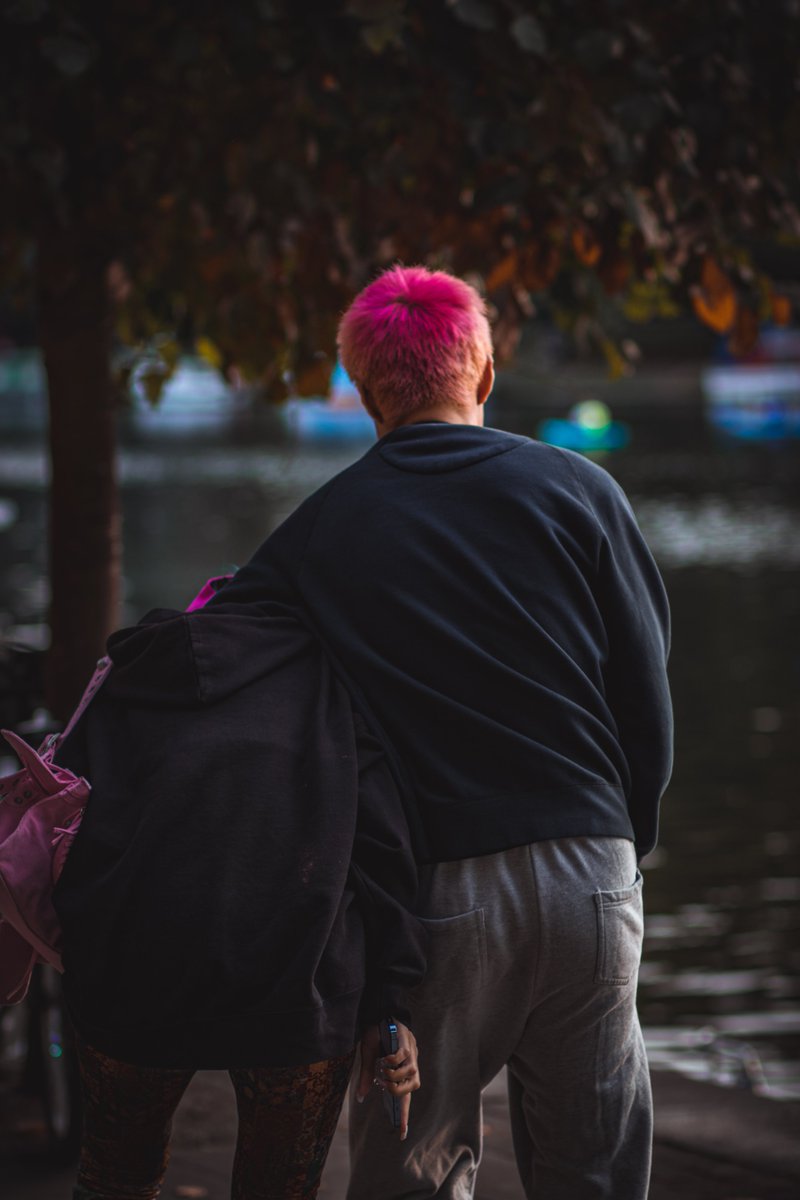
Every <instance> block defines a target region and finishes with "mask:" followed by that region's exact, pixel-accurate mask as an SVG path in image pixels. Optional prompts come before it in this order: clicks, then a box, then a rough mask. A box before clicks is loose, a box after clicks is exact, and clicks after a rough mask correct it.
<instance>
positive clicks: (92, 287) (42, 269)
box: [37, 226, 120, 721]
mask: <svg viewBox="0 0 800 1200" xmlns="http://www.w3.org/2000/svg"><path fill="white" fill-rule="evenodd" d="M37 269H38V307H39V329H40V338H41V345H42V351H43V354H44V363H45V370H46V372H47V386H48V394H49V408H50V459H51V468H52V474H51V487H50V525H49V551H50V587H51V599H50V629H51V644H50V650H49V653H48V657H47V664H46V669H45V700H46V703H47V706H48V708H49V709H50V711H51V712H52V713H53V715H54V716H55V717H57V718H58V719H59V720H60V721H63V720H65V719H66V718H67V717H68V716H69V714H70V712H71V711H72V709H73V708H74V706H75V704H76V702H77V700H78V698H79V696H80V693H81V691H82V689H83V688H84V686H85V684H86V682H87V681H88V678H89V676H90V675H91V672H92V670H93V667H94V664H95V662H96V660H97V658H98V657H99V656H100V655H101V654H102V653H103V648H104V645H105V640H106V638H107V637H108V634H109V633H110V632H111V631H112V630H113V629H114V628H115V627H116V625H117V624H118V603H119V594H120V508H119V491H118V485H117V469H116V414H115V411H114V402H113V394H112V388H111V374H110V350H111V329H110V306H109V299H108V290H107V283H106V271H107V261H106V258H105V256H104V255H103V254H102V253H101V252H100V251H99V250H98V247H97V245H96V244H93V242H92V236H91V231H90V230H87V229H80V228H77V229H76V228H75V227H74V226H73V227H71V228H69V229H58V230H48V231H46V232H44V233H43V234H42V235H41V236H40V238H39V242H38V264H37Z"/></svg>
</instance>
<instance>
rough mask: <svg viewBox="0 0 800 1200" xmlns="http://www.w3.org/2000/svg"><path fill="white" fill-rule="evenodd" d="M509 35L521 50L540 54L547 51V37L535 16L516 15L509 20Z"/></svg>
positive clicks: (542, 54)
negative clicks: (513, 19)
mask: <svg viewBox="0 0 800 1200" xmlns="http://www.w3.org/2000/svg"><path fill="white" fill-rule="evenodd" d="M511 36H512V37H513V39H514V41H515V42H516V43H517V45H518V46H519V47H520V49H521V50H527V51H528V52H529V53H530V54H539V55H541V56H544V55H545V54H546V53H547V38H546V37H545V33H544V30H543V29H542V27H541V25H540V24H539V22H538V21H537V20H536V17H533V16H530V15H528V16H524V17H517V19H516V20H515V21H512V22H511Z"/></svg>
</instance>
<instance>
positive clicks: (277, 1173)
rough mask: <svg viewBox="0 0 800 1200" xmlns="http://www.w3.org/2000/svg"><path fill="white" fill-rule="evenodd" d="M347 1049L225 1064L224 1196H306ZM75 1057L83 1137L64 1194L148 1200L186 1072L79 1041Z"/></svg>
mask: <svg viewBox="0 0 800 1200" xmlns="http://www.w3.org/2000/svg"><path fill="white" fill-rule="evenodd" d="M354 1053H355V1051H353V1052H351V1053H350V1054H345V1055H344V1056H343V1057H342V1058H332V1059H328V1060H326V1061H324V1062H317V1063H312V1064H311V1065H310V1066H303V1067H256V1068H254V1069H235V1070H231V1071H229V1075H230V1077H231V1080H232V1082H233V1086H234V1089H235V1091H236V1104H237V1108H238V1113H239V1136H238V1139H237V1142H236V1156H235V1158H234V1162H233V1180H232V1184H231V1200H313V1197H314V1196H316V1195H317V1191H318V1189H319V1184H320V1178H321V1176H322V1168H323V1166H324V1165H325V1159H326V1158H327V1155H328V1150H329V1148H330V1144H331V1140H332V1138H333V1134H334V1131H335V1129H336V1122H337V1120H338V1117H339V1112H340V1110H341V1107H342V1100H343V1099H344V1093H345V1090H346V1088H347V1081H348V1078H349V1075H350V1069H351V1067H352V1063H353V1054H354ZM78 1057H79V1061H80V1069H81V1083H82V1088H83V1098H84V1136H83V1146H82V1148H81V1158H80V1164H79V1167H78V1183H77V1187H76V1188H75V1191H74V1193H73V1200H155V1198H156V1197H157V1196H158V1195H159V1193H160V1191H161V1184H162V1182H163V1179H164V1174H165V1172H166V1169H167V1162H168V1159H169V1138H170V1132H171V1128H172V1116H173V1113H174V1112H175V1109H176V1108H177V1107H178V1103H179V1101H180V1099H181V1096H182V1095H183V1093H184V1092H185V1091H186V1088H187V1087H188V1085H189V1081H190V1080H191V1078H192V1076H193V1074H194V1071H192V1070H167V1069H162V1068H157V1067H136V1066H132V1065H131V1064H129V1063H122V1062H118V1061H117V1060H116V1059H114V1058H108V1057H107V1056H106V1055H105V1054H100V1053H99V1052H98V1051H97V1050H93V1049H92V1048H91V1047H90V1046H87V1045H86V1044H85V1043H81V1042H79V1043H78Z"/></svg>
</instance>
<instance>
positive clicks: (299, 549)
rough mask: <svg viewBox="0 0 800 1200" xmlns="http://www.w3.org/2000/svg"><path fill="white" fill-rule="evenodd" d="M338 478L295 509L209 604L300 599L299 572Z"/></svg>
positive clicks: (213, 606)
mask: <svg viewBox="0 0 800 1200" xmlns="http://www.w3.org/2000/svg"><path fill="white" fill-rule="evenodd" d="M334 482H335V480H330V481H329V483H327V484H325V485H324V486H323V487H321V488H320V489H319V490H318V491H316V492H314V494H313V495H312V496H309V498H308V499H307V500H304V501H303V503H302V504H301V505H300V506H299V507H298V508H296V509H295V511H294V512H293V513H291V514H290V516H288V517H287V518H286V520H285V521H284V522H283V523H282V524H281V525H279V526H278V528H277V529H276V530H274V532H273V533H271V534H270V535H269V537H268V538H267V540H266V541H265V542H262V544H261V546H259V548H258V550H256V552H255V554H254V555H253V556H252V558H251V559H250V560H249V561H248V562H246V563H245V564H244V566H242V567H240V568H239V570H238V571H237V572H236V574H235V575H234V576H233V577H232V578H231V579H229V580H228V582H227V583H226V584H224V585H223V586H222V587H221V588H220V589H219V590H218V591H217V592H216V593H215V594H214V595H213V596H212V598H211V600H210V601H209V602H208V604H207V605H206V608H215V607H218V606H219V605H220V604H230V603H233V604H252V603H258V601H259V600H277V601H282V602H284V603H287V604H292V603H295V602H296V601H297V576H298V573H299V570H300V565H301V563H302V560H303V554H304V553H305V549H306V546H307V544H308V541H309V538H310V537H311V534H312V532H313V529H314V525H315V524H316V520H317V515H318V513H319V511H320V509H321V507H322V505H323V504H324V502H325V497H326V496H327V494H328V491H329V490H330V488H331V486H332V485H333V483H334Z"/></svg>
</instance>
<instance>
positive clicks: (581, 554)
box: [212, 422, 672, 861]
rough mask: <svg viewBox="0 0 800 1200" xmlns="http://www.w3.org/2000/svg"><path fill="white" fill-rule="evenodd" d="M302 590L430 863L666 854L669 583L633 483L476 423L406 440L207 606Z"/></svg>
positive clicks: (308, 510) (303, 515) (424, 429)
mask: <svg viewBox="0 0 800 1200" xmlns="http://www.w3.org/2000/svg"><path fill="white" fill-rule="evenodd" d="M264 595H272V596H276V597H278V596H285V597H287V598H292V599H293V600H295V601H296V600H299V601H300V602H301V603H302V605H303V608H304V611H305V613H306V614H307V616H308V619H309V621H310V622H311V624H312V625H313V627H314V628H315V629H316V631H317V632H318V634H319V635H320V637H321V638H322V639H323V640H324V642H325V643H326V645H327V647H328V649H329V650H330V652H331V653H332V654H333V655H334V656H335V657H336V658H337V659H338V660H339V662H340V664H341V666H342V668H343V669H344V670H345V671H346V672H348V674H349V676H350V677H351V680H352V686H353V687H355V688H357V689H358V691H359V693H360V695H361V702H362V703H364V704H366V705H368V707H369V709H370V710H371V713H372V715H373V718H374V719H375V720H377V722H379V724H380V725H381V726H382V728H383V730H384V731H385V734H386V735H387V736H388V738H389V739H390V741H391V744H392V745H393V747H394V750H395V751H396V753H397V755H398V757H399V760H400V763H401V765H402V767H403V768H404V769H405V770H406V772H407V776H408V780H409V784H410V787H411V789H412V792H413V795H414V796H415V800H416V809H417V814H418V818H419V825H420V828H419V829H418V830H417V831H416V833H417V836H418V837H419V839H420V848H419V850H418V853H420V855H421V857H422V858H424V859H427V860H430V861H445V860H451V859H459V858H467V857H472V856H475V855H481V854H488V853H493V852H495V851H499V850H503V849H507V848H510V847H512V846H516V845H523V844H526V843H529V842H535V841H539V840H543V839H548V838H557V837H568V836H595V837H603V836H608V837H612V836H613V837H623V838H631V839H634V840H635V842H636V848H637V852H638V854H639V855H640V856H641V855H643V854H645V853H646V852H647V851H648V850H650V849H651V848H652V846H653V845H654V844H655V840H656V834H657V826H658V805H659V800H660V797H661V795H662V792H663V790H664V788H665V786H666V783H667V781H668V779H669V774H670V769H671V761H672V719H671V706H670V699H669V691H668V686H667V676H666V657H667V653H668V644H669V611H668V606H667V599H666V595H665V592H664V587H663V584H662V582H661V579H660V577H659V574H658V571H657V569H656V566H655V564H654V562H653V559H652V557H651V555H650V553H649V551H648V549H647V546H646V545H645V542H644V540H643V538H642V536H641V533H640V531H639V529H638V526H637V524H636V521H635V519H634V516H633V513H632V511H631V508H630V505H629V504H628V501H627V500H626V498H625V496H624V494H623V492H622V490H621V489H620V488H619V486H618V485H617V484H616V483H615V482H614V480H613V479H612V478H611V477H610V475H608V474H607V472H605V471H604V470H602V469H601V468H600V467H598V466H596V465H594V464H593V463H591V462H588V461H587V460H586V459H584V458H581V457H580V456H579V455H576V454H572V453H570V452H569V451H564V450H559V449H555V448H553V447H550V446H545V445H542V444H541V443H538V442H535V441H531V440H530V439H528V438H524V437H518V436H515V435H512V434H508V433H503V432H501V431H498V430H495V429H486V428H479V427H475V426H471V425H456V424H446V423H439V422H423V423H419V424H414V425H409V426H405V427H402V428H399V429H396V430H394V431H393V432H391V433H389V434H387V435H386V436H385V437H383V438H382V439H381V440H380V441H379V442H378V443H377V444H376V445H375V446H374V447H372V448H371V449H370V450H369V451H368V452H367V453H366V454H365V455H364V457H363V458H361V459H360V460H359V461H358V462H356V463H354V464H353V466H351V467H349V468H348V469H347V470H345V471H343V472H342V473H341V474H340V475H338V476H337V477H336V478H334V479H333V480H331V481H330V482H329V483H328V484H326V485H325V486H324V487H322V488H321V489H320V490H319V491H318V492H316V493H315V494H314V495H313V496H311V497H310V498H309V499H308V500H307V501H306V502H305V503H304V504H302V505H301V506H300V508H299V509H298V510H297V511H296V512H295V513H294V514H293V515H292V516H290V517H289V519H288V520H287V521H286V522H285V523H284V524H283V525H282V526H280V528H279V529H277V530H276V531H275V533H274V534H273V535H272V536H271V537H269V538H268V539H267V541H266V542H265V543H264V544H263V545H262V546H261V548H260V549H259V550H258V551H257V552H256V554H255V555H254V556H253V558H252V559H251V560H250V562H249V563H247V564H246V565H245V566H244V567H242V568H241V570H239V571H238V572H237V574H236V575H235V576H234V578H233V579H232V580H231V581H230V582H229V583H228V584H226V585H225V586H224V587H223V588H222V590H221V591H220V592H219V593H218V595H217V597H216V598H215V599H214V600H212V608H213V606H214V605H215V604H218V603H220V602H222V601H223V600H232V599H242V600H252V599H257V598H258V597H261V596H264Z"/></svg>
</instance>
